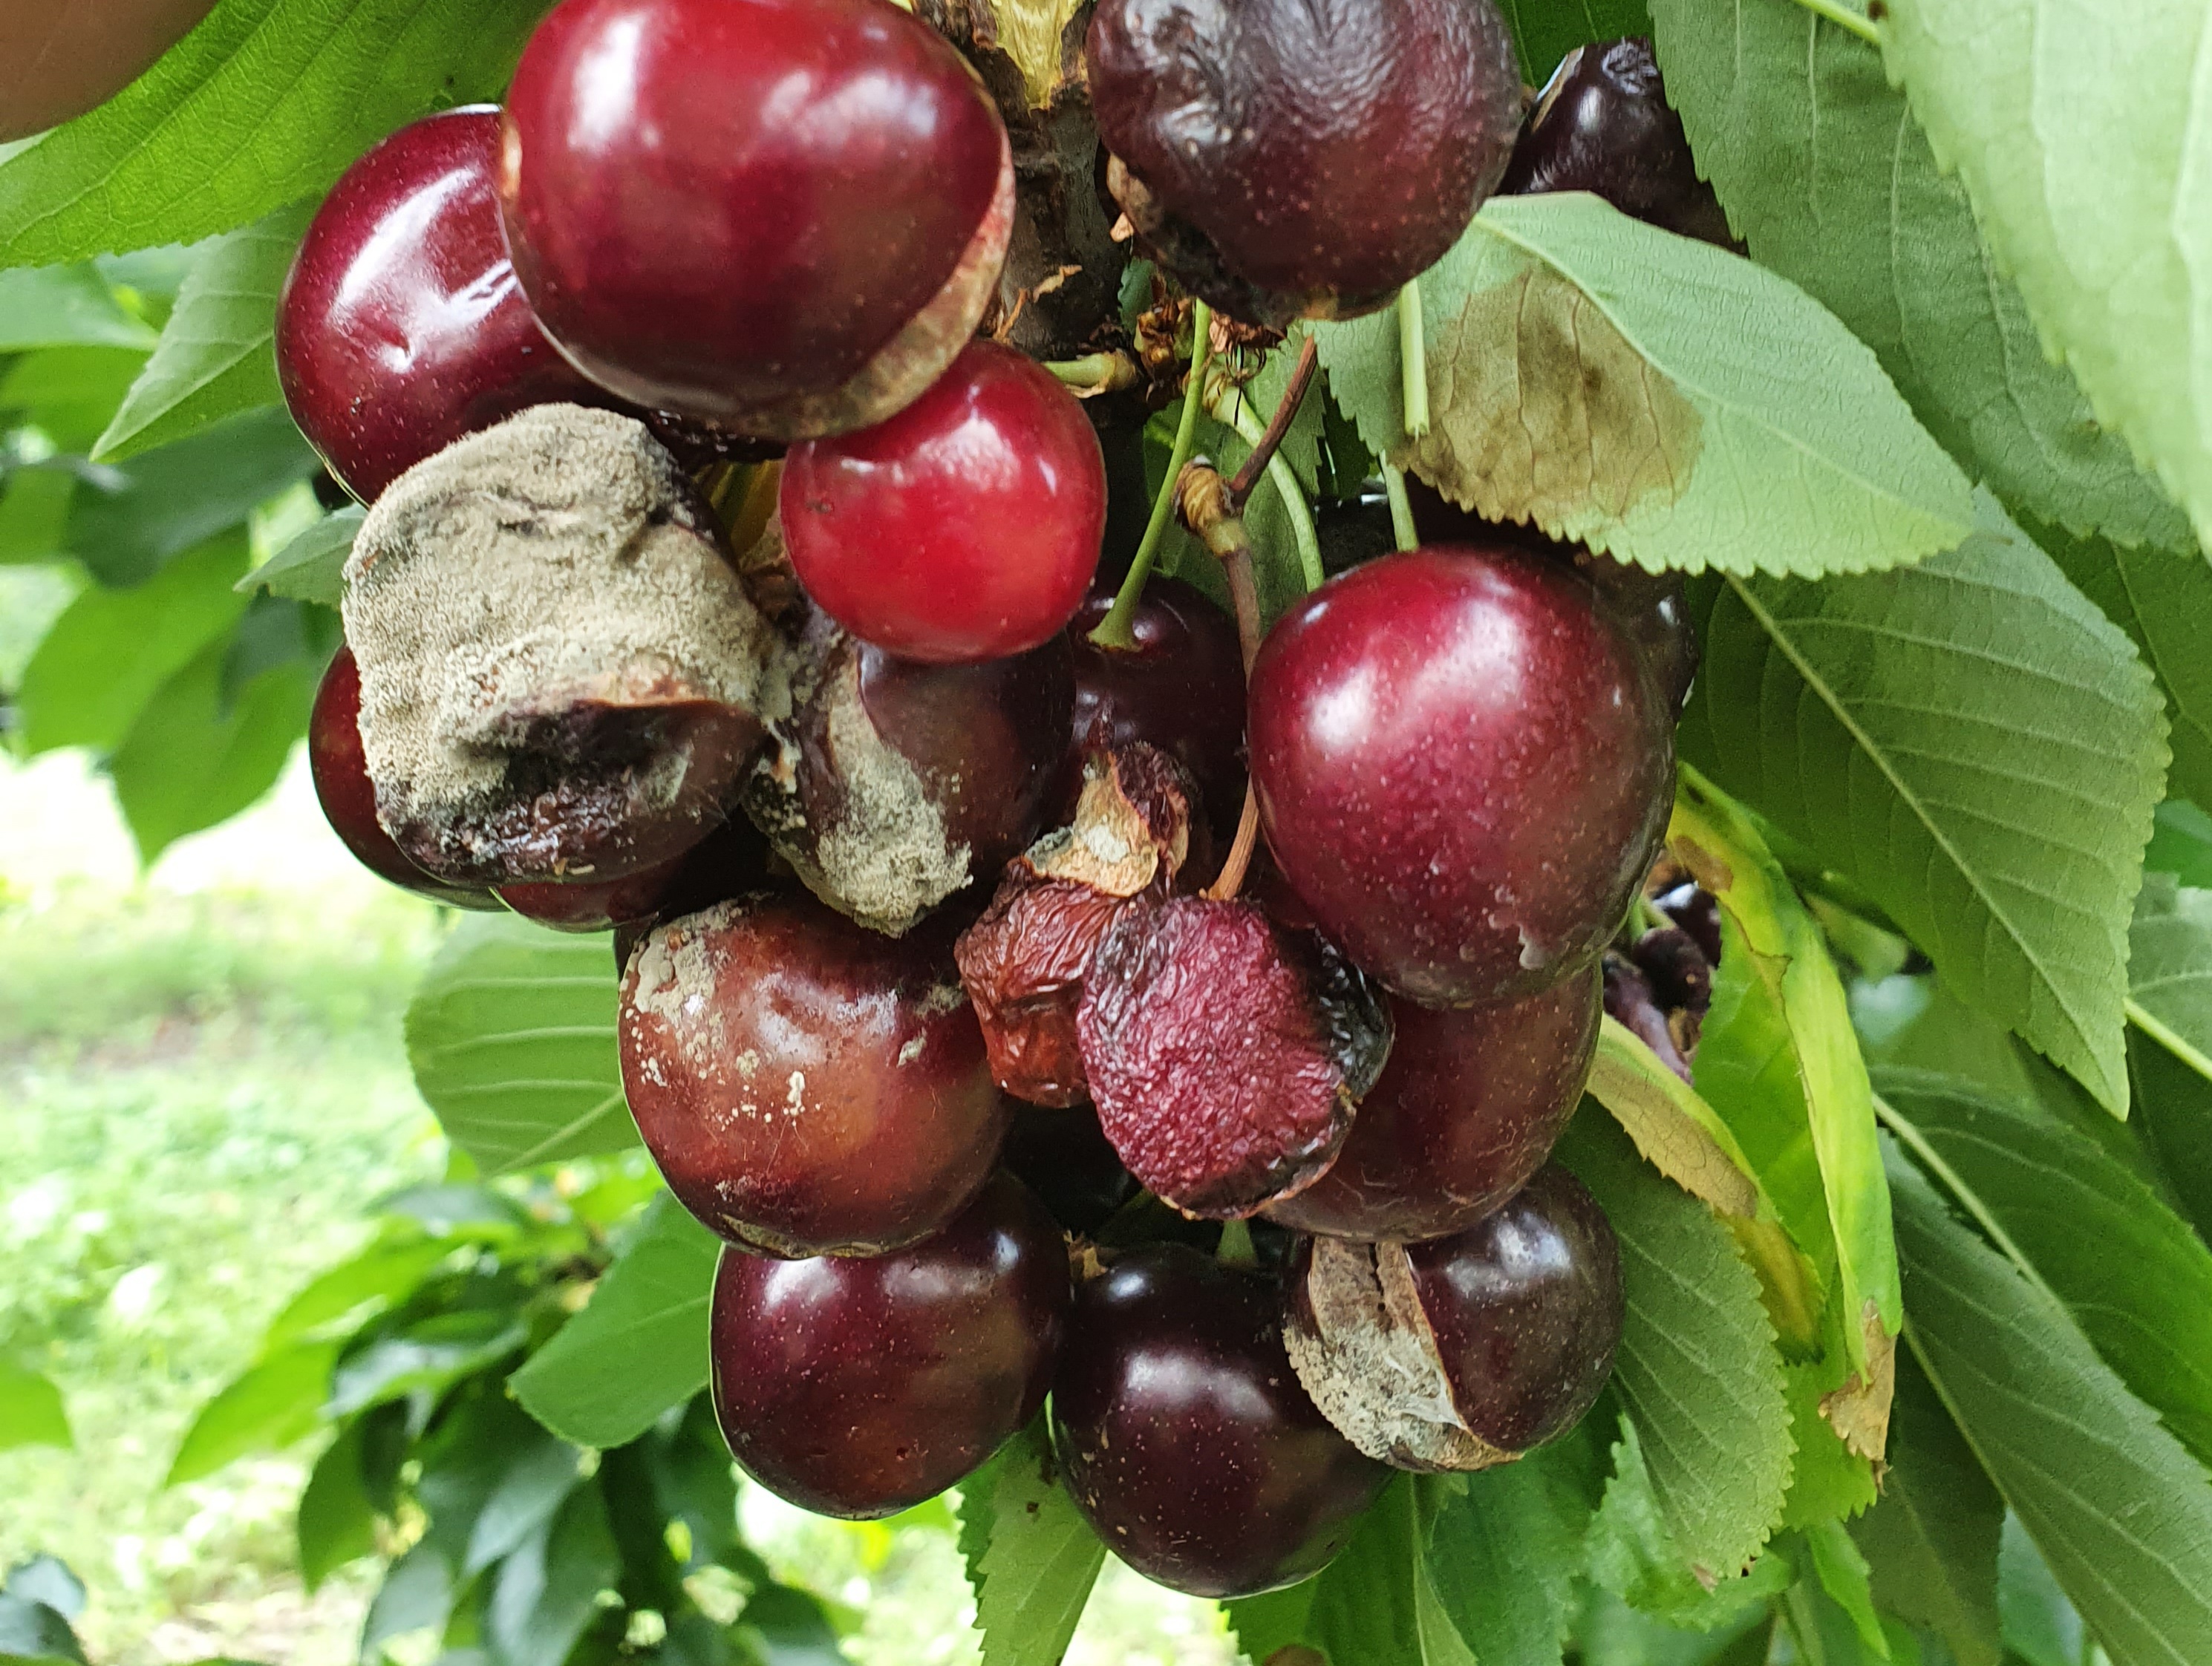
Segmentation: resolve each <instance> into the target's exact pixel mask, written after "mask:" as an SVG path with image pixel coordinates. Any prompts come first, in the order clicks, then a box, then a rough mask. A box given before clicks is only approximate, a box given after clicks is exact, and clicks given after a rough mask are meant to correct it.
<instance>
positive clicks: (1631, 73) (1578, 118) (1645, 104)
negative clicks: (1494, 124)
mask: <svg viewBox="0 0 2212 1666" xmlns="http://www.w3.org/2000/svg"><path fill="white" fill-rule="evenodd" d="M1544 191H1587V192H1593V193H1595V195H1597V196H1600V197H1602V198H1605V199H1606V201H1607V202H1608V203H1611V204H1613V207H1615V208H1617V209H1619V210H1620V211H1621V212H1622V213H1623V214H1629V215H1633V216H1635V217H1636V218H1638V220H1648V221H1650V222H1651V223H1652V224H1653V225H1655V226H1660V227H1663V228H1665V229H1667V230H1668V231H1672V232H1680V234H1682V235H1683V236H1685V237H1701V238H1704V239H1705V240H1706V241H1708V242H1711V243H1719V244H1723V245H1726V244H1728V243H1729V242H1730V241H1731V239H1730V237H1729V228H1728V216H1726V215H1724V214H1723V213H1722V212H1721V205H1720V199H1719V198H1717V197H1715V196H1714V195H1713V188H1712V187H1711V185H1707V184H1706V183H1705V181H1704V180H1703V179H1699V177H1698V168H1697V164H1696V163H1695V162H1694V161H1692V160H1691V157H1690V142H1689V141H1688V140H1687V139H1686V138H1685V137H1683V136H1682V119H1681V118H1680V116H1677V115H1676V114H1675V113H1674V110H1673V109H1672V107H1671V106H1668V102H1667V88H1666V87H1665V86H1664V84H1662V82H1661V80H1660V77H1659V63H1658V60H1657V59H1656V58H1654V57H1653V56H1652V55H1651V43H1650V41H1649V40H1645V39H1644V38H1643V37H1642V36H1633V37H1631V38H1630V39H1628V40H1601V41H1598V42H1596V43H1595V44H1594V45H1591V46H1577V47H1576V48H1575V49H1574V51H1572V52H1569V53H1568V54H1567V55H1566V57H1565V58H1563V59H1561V60H1560V63H1559V68H1558V69H1556V70H1553V72H1552V78H1551V80H1550V81H1548V82H1546V83H1545V86H1544V90H1543V92H1542V94H1541V95H1540V96H1539V97H1538V98H1537V100H1536V103H1535V106H1534V108H1533V109H1531V110H1530V111H1529V112H1528V120H1527V122H1526V123H1525V124H1524V125H1523V126H1522V130H1521V137H1520V138H1519V139H1518V140H1517V141H1516V143H1515V144H1514V147H1513V160H1512V161H1511V162H1510V163H1509V164H1508V165H1507V167H1506V169H1505V178H1504V180H1503V181H1501V182H1500V183H1499V185H1498V195H1499V196H1501V197H1518V196H1522V195H1524V194H1527V193H1530V192H1544Z"/></svg>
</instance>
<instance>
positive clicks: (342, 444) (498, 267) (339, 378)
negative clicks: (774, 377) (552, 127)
mask: <svg viewBox="0 0 2212 1666" xmlns="http://www.w3.org/2000/svg"><path fill="white" fill-rule="evenodd" d="M498 169H499V112H498V111H497V110H495V109H493V108H490V107H489V106H485V107H483V108H481V109H470V110H449V111H447V112H444V113H442V114H440V115H435V116H429V117H426V118H424V119H422V120H421V121H418V122H416V123H414V124H413V125H410V126H407V127H403V128H401V129H400V130H399V131H398V132H397V133H394V134H393V135H392V137H390V138H388V139H386V140H385V141H384V142H383V143H381V144H379V145H378V146H377V147H376V148H375V149H373V150H371V151H369V152H368V154H367V155H364V156H362V159H361V160H360V161H357V162H356V163H355V164H354V165H353V166H352V167H349V168H348V169H347V170H346V171H345V173H343V175H342V176H341V177H340V178H339V179H338V182H337V185H333V186H332V187H331V194H330V195H329V196H328V197H326V198H324V199H323V205H322V207H320V208H319V209H318V210H316V211H315V217H314V219H313V221H312V222H310V223H309V225H308V227H307V236H306V237H305V238H304V239H303V240H301V244H300V252H299V253H298V255H297V256H296V257H295V258H294V259H293V262H292V271H291V275H290V276H289V277H287V278H286V279H285V280H284V291H283V295H282V296H281V297H280V298H279V300H278V301H277V303H276V372H277V377H278V380H280V381H281V382H282V383H283V388H284V403H285V404H287V405H288V406H289V407H290V409H291V412H292V420H293V421H295V423H299V425H300V432H301V433H302V434H304V435H307V442H308V443H309V444H310V445H312V446H313V447H314V448H315V449H316V450H317V451H319V452H320V453H322V455H323V460H324V461H325V462H326V463H328V464H329V465H330V466H331V472H332V473H333V474H335V475H337V477H338V478H339V479H340V480H342V481H343V482H344V483H345V486H346V489H348V490H349V491H350V492H352V493H353V495H354V496H356V497H358V498H360V499H361V500H362V502H371V501H373V500H374V498H375V497H376V496H377V495H378V494H379V493H380V492H382V491H383V489H385V488H386V486H388V485H390V484H391V483H392V481H393V480H395V479H396V478H398V477H399V476H400V475H401V474H404V472H406V471H407V470H409V469H410V468H412V467H413V466H414V465H416V464H417V463H419V462H421V461H422V459H424V458H426V457H428V456H429V455H430V454H431V453H433V452H436V451H441V450H442V449H444V448H445V447H447V445H450V444H451V443H452V442H453V441H455V440H458V439H459V438H460V437H461V436H462V435H465V434H473V433H475V432H476V431H477V429H485V428H489V427H490V426H491V425H492V424H493V423H496V422H498V421H500V420H501V418H502V417H511V416H513V414H514V413H515V412H516V411H518V410H522V409H523V408H524V407H525V406H526V405H534V404H551V403H553V402H555V401H557V400H567V401H569V402H572V403H581V404H605V403H606V395H605V393H603V392H601V391H600V390H599V388H597V387H595V386H592V384H591V383H590V382H588V381H586V380H585V379H584V377H583V376H581V375H580V374H578V373H577V371H576V369H575V368H574V366H573V365H571V364H569V363H568V361H567V360H565V359H563V358H562V356H560V354H558V353H556V351H554V350H553V344H551V343H550V342H549V341H547V340H546V339H545V332H544V331H542V330H540V329H539V328H538V320H537V319H534V318H532V316H531V315H530V307H529V303H528V302H526V301H524V300H523V298H522V291H521V289H520V287H519V286H518V285H517V284H516V283H515V281H514V268H513V264H510V263H509V261H508V259H507V243H506V240H505V239H504V238H502V237H501V234H500V229H499V198H498V196H497V193H496V191H495V184H494V182H495V176H496V174H497V173H498Z"/></svg>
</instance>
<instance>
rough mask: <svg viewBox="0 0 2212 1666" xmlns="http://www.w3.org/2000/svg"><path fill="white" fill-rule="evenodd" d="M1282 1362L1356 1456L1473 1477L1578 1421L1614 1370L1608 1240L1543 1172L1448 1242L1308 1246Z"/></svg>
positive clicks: (1617, 1290) (1554, 1170)
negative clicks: (1470, 1472)
mask: <svg viewBox="0 0 2212 1666" xmlns="http://www.w3.org/2000/svg"><path fill="white" fill-rule="evenodd" d="M1289 1310H1290V1316H1289V1322H1288V1323H1287V1324H1286V1326H1285V1341H1286V1343H1287V1344H1288V1346H1289V1349H1290V1356H1291V1363H1292V1364H1293V1365H1295V1366H1296V1367H1297V1373H1298V1378H1299V1380H1300V1381H1301V1382H1302V1383H1304V1385H1305V1387H1306V1389H1307V1391H1308V1392H1309V1393H1310V1394H1311V1395H1313V1397H1314V1400H1315V1402H1316V1403H1317V1404H1318V1405H1319V1406H1320V1407H1321V1408H1322V1410H1323V1411H1325V1412H1326V1413H1328V1416H1329V1418H1330V1420H1332V1421H1333V1422H1334V1424H1335V1425H1336V1426H1337V1427H1338V1428H1339V1429H1340V1430H1342V1431H1343V1432H1344V1435H1345V1438H1346V1439H1348V1440H1350V1441H1351V1442H1352V1444H1354V1445H1355V1446H1358V1448H1359V1449H1360V1450H1362V1451H1364V1452H1365V1453H1367V1454H1368V1455H1369V1456H1373V1457H1376V1458H1381V1459H1383V1460H1384V1461H1385V1462H1390V1463H1394V1464H1396V1465H1397V1466H1399V1467H1400V1468H1406V1469H1480V1468H1487V1467H1488V1466H1490V1465H1492V1464H1494V1463H1503V1462H1506V1461H1507V1460H1509V1459H1510V1458H1513V1457H1516V1456H1519V1455H1520V1454H1521V1453H1522V1452H1525V1451H1527V1450H1528V1449H1529V1448H1530V1447H1532V1446H1540V1445H1541V1444H1543V1443H1544V1442H1546V1441H1547V1440H1549V1439H1551V1438H1553V1436H1555V1435H1558V1434H1561V1433H1563V1432H1565V1431H1566V1430H1568V1429H1571V1428H1572V1427H1573V1426H1575V1425H1576V1424H1577V1423H1578V1422H1580V1421H1581V1420H1582V1417H1583V1414H1584V1413H1585V1412H1587V1411H1589V1408H1590V1407H1591V1405H1592V1404H1593V1403H1595V1401H1596V1399H1597V1396H1598V1394H1599V1392H1600V1391H1601V1389H1603V1388H1604V1387H1605V1383H1606V1378H1607V1377H1608V1376H1610V1375H1611V1373H1612V1371H1613V1351H1614V1349H1615V1348H1617V1347H1619V1346H1620V1328H1621V1321H1622V1318H1623V1315H1624V1311H1625V1310H1624V1307H1623V1298H1622V1295H1621V1286H1620V1243H1619V1241H1618V1240H1617V1239H1616V1238H1615V1237H1614V1236H1613V1224H1612V1223H1611V1222H1610V1221H1608V1220H1607V1219H1606V1217H1605V1211H1604V1210H1603V1209H1601V1208H1600V1207H1598V1203H1597V1200H1596V1199H1595V1198H1593V1197H1592V1196H1591V1195H1589V1193H1588V1192H1587V1191H1585V1190H1584V1189H1583V1185H1582V1183H1581V1182H1580V1181H1578V1180H1577V1179H1576V1178H1575V1177H1573V1176H1572V1175H1571V1174H1569V1173H1568V1172H1567V1171H1566V1170H1565V1169H1562V1168H1560V1167H1559V1166H1558V1165H1557V1164H1552V1165H1549V1166H1547V1167H1546V1168H1544V1169H1542V1170H1540V1171H1539V1172H1538V1173H1537V1175H1536V1177H1535V1178H1534V1179H1533V1180H1531V1181H1530V1182H1529V1183H1528V1185H1527V1186H1526V1187H1524V1188H1522V1190H1521V1191H1520V1193H1519V1194H1518V1195H1516V1196H1515V1197H1514V1198H1513V1199H1512V1201H1510V1202H1508V1203H1506V1204H1505V1205H1504V1207H1501V1208H1499V1209H1498V1211H1497V1212H1496V1213H1493V1214H1492V1215H1491V1216H1489V1217H1488V1218H1487V1219H1485V1220H1483V1221H1482V1222H1480V1224H1479V1225H1475V1226H1473V1227H1470V1228H1469V1229H1468V1231H1464V1232H1462V1233H1459V1234H1458V1235H1456V1236H1455V1237H1448V1238H1435V1239H1431V1241H1429V1242H1428V1243H1413V1244H1399V1243H1375V1244H1364V1243H1346V1242H1344V1241H1342V1240H1340V1239H1336V1238H1309V1239H1307V1240H1306V1241H1305V1242H1304V1243H1303V1244H1301V1245H1300V1246H1299V1248H1298V1251H1297V1255H1296V1256H1294V1257H1293V1258H1292V1261H1291V1272H1290V1302H1289Z"/></svg>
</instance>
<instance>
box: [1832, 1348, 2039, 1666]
mask: <svg viewBox="0 0 2212 1666" xmlns="http://www.w3.org/2000/svg"><path fill="white" fill-rule="evenodd" d="M2003 1525H2004V1500H2003V1499H2001V1498H1999V1497H1998V1496H1997V1490H1996V1487H1994V1486H1992V1485H1991V1484H1990V1478H1989V1477H1988V1476H1987V1475H1986V1474H1983V1473H1982V1466H1981V1465H1980V1464H1979V1463H1978V1462H1975V1461H1974V1454H1973V1452H1972V1449H1970V1448H1969V1447H1968V1446H1967V1444H1966V1438H1965V1437H1964V1436H1962V1435H1961V1434H1960V1432H1959V1429H1958V1426H1957V1425H1956V1424H1954V1423H1953V1422H1952V1421H1951V1415H1950V1414H1949V1413H1948V1412H1947V1411H1945V1410H1944V1409H1943V1402H1942V1401H1941V1400H1940V1399H1938V1398H1937V1397H1936V1390H1935V1388H1934V1386H1933V1385H1932V1384H1930V1383H1929V1381H1928V1377H1927V1374H1926V1373H1925V1372H1924V1371H1922V1370H1921V1369H1920V1365H1919V1363H1918V1361H1917V1360H1915V1359H1913V1358H1912V1356H1911V1353H1910V1352H1909V1351H1908V1352H1907V1353H1905V1357H1904V1358H1903V1359H1899V1361H1898V1362H1897V1397H1896V1400H1895V1402H1894V1403H1893V1408H1892V1410H1891V1414H1890V1420H1889V1473H1888V1474H1887V1477H1885V1478H1884V1481H1883V1482H1882V1493H1881V1499H1880V1501H1879V1502H1877V1503H1876V1504H1875V1506H1874V1508H1873V1509H1871V1510H1869V1511H1867V1513H1866V1514H1865V1516H1863V1517H1861V1518H1860V1520H1859V1521H1858V1523H1857V1525H1856V1526H1854V1527H1853V1529H1852V1536H1853V1537H1854V1538H1856V1539H1857V1541H1858V1546H1859V1548H1860V1550H1861V1551H1862V1552H1863V1553H1864V1554H1865V1556H1866V1559H1867V1565H1868V1567H1869V1570H1870V1572H1871V1574H1872V1578H1873V1582H1874V1594H1875V1600H1876V1601H1877V1602H1880V1603H1881V1606H1882V1608H1884V1609H1885V1610H1887V1612H1889V1613H1891V1614H1895V1615H1897V1616H1898V1617H1899V1619H1900V1620H1907V1621H1909V1622H1910V1623H1911V1624H1913V1625H1915V1626H1925V1627H1926V1628H1927V1629H1928V1630H1929V1631H1931V1632H1933V1633H1936V1636H1938V1637H1940V1638H1942V1639H1943V1642H1944V1644H1945V1645H1946V1646H1947V1647H1948V1648H1949V1650H1950V1651H1951V1653H1952V1654H1953V1655H1954V1657H1956V1658H1957V1660H1958V1662H1959V1666H1997V1657H1998V1656H1999V1655H2000V1654H2001V1653H2002V1644H2001V1642H2000V1641H1999V1639H1998V1635H1997V1535H1998V1530H1999V1529H2001V1528H2002V1526H2003Z"/></svg>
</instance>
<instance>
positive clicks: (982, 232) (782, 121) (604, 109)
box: [500, 0, 1013, 440]
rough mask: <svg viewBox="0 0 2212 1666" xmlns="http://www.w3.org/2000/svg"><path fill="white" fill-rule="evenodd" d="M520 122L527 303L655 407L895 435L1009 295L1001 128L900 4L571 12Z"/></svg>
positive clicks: (627, 1) (517, 101) (537, 62)
mask: <svg viewBox="0 0 2212 1666" xmlns="http://www.w3.org/2000/svg"><path fill="white" fill-rule="evenodd" d="M506 123H507V130H506V149H505V155H504V160H503V161H502V163H501V175H500V200H501V207H502V209H503V210H504V213H505V216H506V223H507V243H508V246H509V247H510V248H512V249H513V252H514V265H515V271H517V272H518V273H519V274H520V277H521V280H522V287H523V290H524V292H525V293H526V294H527V295H529V297H530V303H531V306H532V307H533V308H534V309H535V310H536V312H537V313H538V319H539V320H540V321H541V322H542V323H543V324H544V326H545V329H546V331H547V333H549V334H550V336H551V337H553V339H554V340H555V341H556V342H557V343H558V344H560V346H561V350H562V351H563V352H565V353H567V354H568V356H569V357H570V358H571V359H573V360H574V362H576V364H577V365H578V366H579V367H580V368H582V369H583V371H584V372H585V374H587V375H589V376H590V377H591V378H592V380H595V381H597V382H599V383H600V384H601V385H603V386H606V387H609V388H611V389H612V390H613V391H614V392H617V393H619V394H621V395H622V396H623V398H628V399H631V400H634V401H635V402H636V403H638V404H645V405H650V406H653V407H655V408H657V409H659V408H665V409H667V410H675V411H678V412H680V413H682V414H684V415H686V416H690V417H700V418H702V419H704V420H706V421H708V422H711V423H718V424H720V425H721V426H723V427H726V428H728V429H732V430H734V431H736V432H738V433H743V434H749V435H757V436H758V437H761V438H764V439H782V440H797V439H805V438H809V437H811V436H813V435H823V434H836V433H841V432H843V431H844V430H846V429H855V428H861V427H865V426H866V425H867V424H868V423H877V422H881V421H882V420H883V419H884V417H888V416H890V414H891V413H892V412H893V411H895V410H898V409H899V408H900V407H901V406H902V405H904V404H906V403H907V402H908V401H909V400H910V399H912V398H915V396H916V395H917V394H919V393H920V392H921V391H922V389H924V388H925V387H927V386H929V384H930V383H931V382H932V381H933V380H936V378H937V376H938V374H939V372H941V371H942V370H943V369H944V368H945V366H946V365H947V364H949V363H951V361H952V358H953V356H954V355H955V354H957V352H958V351H959V350H960V349H961V348H962V347H963V345H964V344H966V342H967V340H968V337H969V336H970V335H972V334H973V333H974V331H975V324H976V321H977V320H978V319H980V318H981V316H982V313H983V308H984V307H985V306H986V305H987V302H988V301H989V300H990V297H991V295H993V293H994V290H995V287H996V284H997V282H998V276H999V266H1000V260H1001V258H1003V256H1004V254H1005V252H1006V237H1007V234H1008V228H1009V227H1010V225H1011V224H1012V211H1013V162H1012V152H1011V150H1010V149H1009V147H1008V144H1007V140H1006V128H1005V126H1004V125H1003V124H1002V123H1001V122H1000V119H999V113H998V111H997V108H996V107H995V106H994V105H993V104H992V102H991V100H990V97H989V95H988V94H987V93H986V92H985V91H984V89H983V86H982V83H981V82H980V81H979V80H978V79H977V78H976V77H975V75H974V74H973V73H972V72H971V71H969V69H968V67H967V65H966V64H965V63H964V62H963V60H962V58H960V55H959V54H958V53H957V52H955V51H954V50H953V48H952V47H951V45H950V44H949V43H948V42H946V41H945V40H944V39H943V38H942V37H940V36H939V35H938V34H937V33H935V32H933V30H931V29H930V28H929V27H927V25H925V24H923V23H921V22H920V21H916V20H915V18H913V17H911V16H909V15H907V14H906V13H904V12H902V11H900V10H899V9H896V7H894V6H890V5H887V4H885V3H884V0H565V3H563V4H562V5H560V6H558V7H556V8H555V9H554V10H553V11H552V12H551V13H550V14H549V15H547V17H546V18H545V21H544V22H542V23H540V24H539V25H538V30H537V33H535V34H533V35H532V37H531V39H530V44H529V46H527V47H526V48H525V49H524V52H523V54H522V61H521V64H520V66H519V67H518V68H517V69H516V70H515V76H514V84H513V87H512V88H510V89H509V91H508V94H507V106H506Z"/></svg>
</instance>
